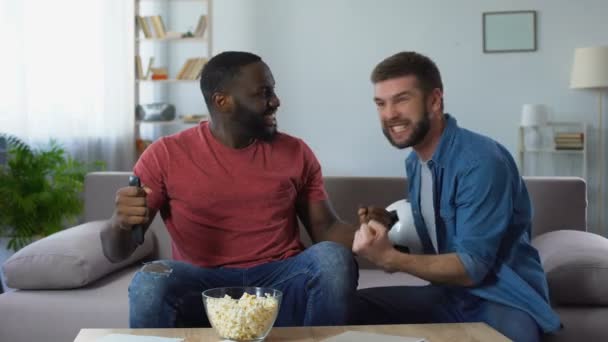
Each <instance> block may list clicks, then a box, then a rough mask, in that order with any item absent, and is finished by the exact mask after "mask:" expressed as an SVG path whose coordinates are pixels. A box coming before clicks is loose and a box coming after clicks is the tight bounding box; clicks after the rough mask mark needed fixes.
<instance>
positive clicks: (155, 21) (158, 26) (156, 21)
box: [150, 15, 167, 39]
mask: <svg viewBox="0 0 608 342" xmlns="http://www.w3.org/2000/svg"><path fill="white" fill-rule="evenodd" d="M150 18H151V19H150V20H152V25H153V26H154V32H156V38H160V39H164V38H165V37H166V36H167V30H166V28H165V23H164V22H163V18H162V17H161V16H160V15H153V16H151V17H150Z"/></svg>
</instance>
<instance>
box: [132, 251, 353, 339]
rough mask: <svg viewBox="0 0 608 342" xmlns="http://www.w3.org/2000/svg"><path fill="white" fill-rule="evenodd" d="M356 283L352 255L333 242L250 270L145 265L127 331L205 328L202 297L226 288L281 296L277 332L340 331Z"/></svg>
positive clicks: (167, 263)
mask: <svg viewBox="0 0 608 342" xmlns="http://www.w3.org/2000/svg"><path fill="white" fill-rule="evenodd" d="M358 277H359V274H358V269H357V265H356V263H355V260H354V258H353V255H352V253H351V251H350V250H348V249H346V248H344V247H343V246H342V245H339V244H337V243H333V242H320V243H317V244H315V245H313V246H311V247H309V248H307V249H306V250H304V251H303V252H302V253H300V254H298V255H296V256H294V257H291V258H289V259H286V260H282V261H276V262H270V263H267V264H263V265H260V266H255V267H251V268H202V267H198V266H194V265H191V264H188V263H184V262H179V261H171V260H161V261H155V262H152V263H148V264H146V265H144V266H143V267H142V269H141V270H140V271H138V272H137V273H136V274H135V276H134V278H133V280H132V282H131V285H130V286H129V325H130V327H131V328H171V327H202V326H209V321H208V320H207V317H206V315H205V309H204V307H203V300H202V292H203V291H205V290H207V289H210V288H214V287H225V286H259V287H271V288H275V289H278V290H280V291H282V292H283V300H282V303H281V308H280V310H279V315H278V317H277V320H276V323H275V325H276V326H301V325H344V324H346V323H347V322H348V321H349V319H350V317H349V315H350V313H351V306H352V305H353V303H355V298H356V288H357V281H358Z"/></svg>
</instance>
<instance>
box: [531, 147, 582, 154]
mask: <svg viewBox="0 0 608 342" xmlns="http://www.w3.org/2000/svg"><path fill="white" fill-rule="evenodd" d="M522 152H524V153H554V154H584V153H585V150H584V149H583V150H555V149H547V148H545V149H527V150H523V151H522Z"/></svg>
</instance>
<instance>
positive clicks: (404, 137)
mask: <svg viewBox="0 0 608 342" xmlns="http://www.w3.org/2000/svg"><path fill="white" fill-rule="evenodd" d="M427 98H428V96H426V95H425V94H424V92H423V91H422V89H421V88H420V87H419V85H418V80H417V78H416V76H414V75H408V76H403V77H396V78H391V79H388V80H385V81H380V82H377V83H375V84H374V102H375V103H376V108H377V109H378V114H379V116H380V122H381V123H382V131H383V133H384V135H385V136H386V138H387V139H388V141H389V142H390V143H391V144H392V145H393V146H395V147H397V148H400V149H402V148H407V147H413V146H416V145H418V144H420V143H421V142H422V141H423V140H424V138H425V137H426V135H427V134H428V132H429V130H430V126H431V122H430V117H429V116H430V114H429V108H427Z"/></svg>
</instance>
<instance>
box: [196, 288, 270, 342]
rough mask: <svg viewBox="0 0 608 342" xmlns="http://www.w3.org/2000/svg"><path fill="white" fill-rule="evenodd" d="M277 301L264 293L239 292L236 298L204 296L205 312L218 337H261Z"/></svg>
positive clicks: (268, 323)
mask: <svg viewBox="0 0 608 342" xmlns="http://www.w3.org/2000/svg"><path fill="white" fill-rule="evenodd" d="M278 309H279V301H278V300H277V299H276V298H274V297H273V296H270V295H269V294H266V296H265V297H258V296H256V295H251V294H249V293H243V296H242V297H241V298H240V299H238V300H237V299H232V298H231V297H230V296H228V295H225V296H224V297H223V298H207V315H208V318H209V321H210V322H211V324H213V327H214V328H215V329H216V330H217V332H218V334H219V335H220V336H221V337H222V338H229V339H231V340H238V341H242V340H252V339H258V338H260V337H262V335H263V334H264V333H266V332H267V331H268V329H270V327H271V326H272V324H273V323H274V319H275V317H276V314H277V311H278Z"/></svg>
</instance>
